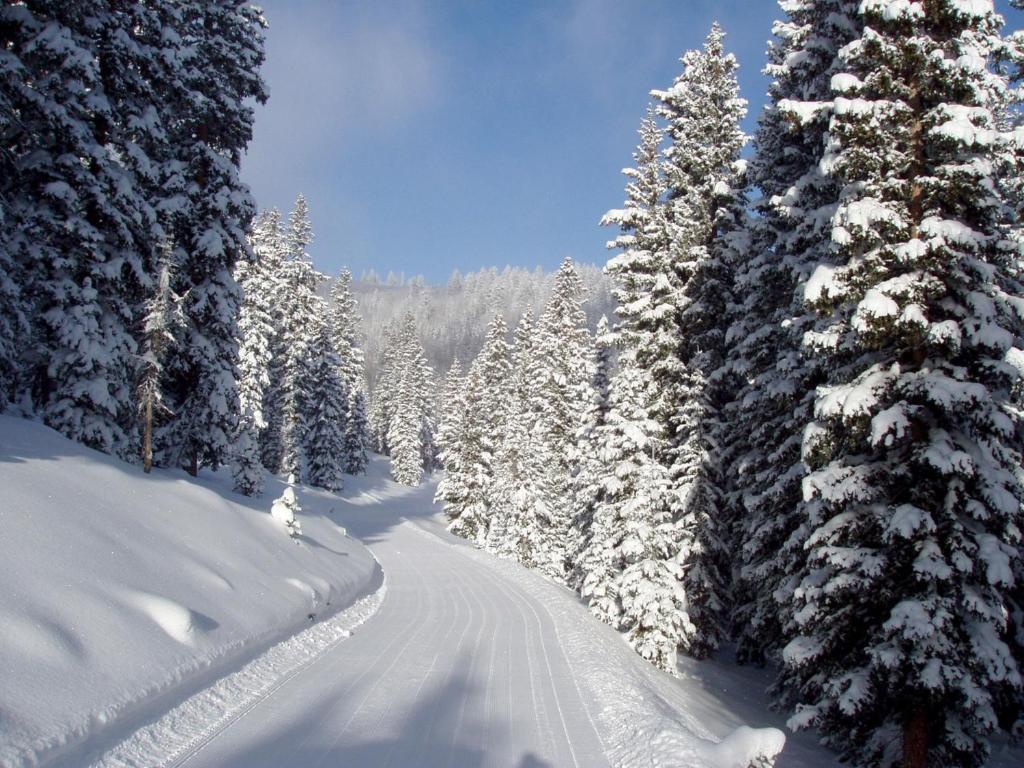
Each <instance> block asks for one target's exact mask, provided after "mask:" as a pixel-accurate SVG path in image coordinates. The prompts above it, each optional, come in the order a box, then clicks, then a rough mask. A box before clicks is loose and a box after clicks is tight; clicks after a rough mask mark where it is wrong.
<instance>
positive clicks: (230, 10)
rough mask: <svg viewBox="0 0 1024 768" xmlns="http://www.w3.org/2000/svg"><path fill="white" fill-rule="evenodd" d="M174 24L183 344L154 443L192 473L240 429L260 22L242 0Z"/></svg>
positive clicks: (187, 14)
mask: <svg viewBox="0 0 1024 768" xmlns="http://www.w3.org/2000/svg"><path fill="white" fill-rule="evenodd" d="M176 10H177V9H175V8H173V7H171V8H168V9H167V12H168V13H174V12H176ZM180 18H181V24H182V28H181V30H180V32H179V34H180V35H181V37H182V39H183V41H184V42H185V44H184V45H183V47H182V52H183V55H182V56H181V70H180V72H179V77H177V78H175V79H174V80H173V81H170V82H169V83H168V92H167V93H166V94H164V96H165V99H164V103H163V110H164V112H165V113H166V114H167V116H168V119H167V123H168V125H169V126H170V128H169V130H168V140H169V141H170V142H171V144H172V146H174V147H175V148H176V150H175V155H174V157H173V158H169V161H168V163H167V164H166V166H165V168H164V173H165V175H166V178H165V179H164V184H165V186H166V188H167V189H168V191H169V192H170V193H171V195H172V196H173V197H174V200H175V202H174V204H173V206H172V205H168V206H167V209H168V216H167V218H168V222H167V224H166V227H167V228H168V231H169V233H171V235H172V237H173V241H174V243H175V244H176V257H177V265H176V269H175V277H176V280H177V284H176V285H175V290H176V291H177V292H178V293H179V294H180V295H181V296H183V297H184V303H183V312H184V315H185V323H186V330H185V339H186V341H185V343H184V344H182V345H180V346H179V347H177V348H176V354H175V355H174V357H173V359H172V360H171V361H169V363H168V378H169V379H170V382H169V386H168V391H169V394H170V395H171V399H172V407H173V409H174V411H175V413H176V414H177V416H176V418H175V419H174V420H173V421H172V422H170V423H169V424H168V425H166V427H165V429H164V430H162V434H161V439H160V442H161V444H162V445H163V453H164V454H165V456H166V459H167V461H168V463H172V464H177V465H179V466H182V465H183V466H185V467H187V468H188V470H189V471H190V472H192V473H193V474H195V473H196V472H197V471H198V468H199V466H200V465H201V464H207V465H210V466H212V467H217V466H218V465H219V464H220V463H222V462H223V460H224V459H225V458H226V455H227V452H228V449H229V447H230V444H231V438H232V436H233V435H234V434H235V429H236V427H237V415H238V391H237V387H236V378H237V370H236V364H237V357H238V350H237V341H236V339H237V337H238V331H237V327H236V320H237V316H238V312H239V308H240V306H241V298H242V297H241V291H240V289H239V287H238V284H237V283H236V282H235V279H234V274H233V273H234V269H235V266H236V264H237V262H238V261H239V260H240V259H243V258H247V256H248V244H247V242H246V231H247V229H248V227H249V224H250V222H251V220H252V217H253V214H254V206H253V202H252V198H251V196H250V195H249V191H248V189H247V188H246V187H245V185H244V184H242V182H241V180H240V179H239V175H238V166H239V163H240V160H241V153H242V150H243V149H244V148H245V146H246V144H247V143H248V141H249V139H250V138H251V135H252V123H253V105H252V103H251V102H252V100H254V99H255V100H257V101H263V100H265V99H266V90H265V88H264V85H263V83H262V81H261V80H260V78H259V74H258V72H259V66H260V64H261V63H262V61H263V33H262V29H263V27H264V26H265V22H264V21H263V18H262V16H261V15H260V13H259V11H258V9H256V8H255V7H254V6H252V5H250V4H249V3H247V2H243V1H242V0H211V1H210V2H205V3H189V4H186V5H185V6H184V7H183V8H182V9H181V12H180ZM171 116H173V119H172V117H171Z"/></svg>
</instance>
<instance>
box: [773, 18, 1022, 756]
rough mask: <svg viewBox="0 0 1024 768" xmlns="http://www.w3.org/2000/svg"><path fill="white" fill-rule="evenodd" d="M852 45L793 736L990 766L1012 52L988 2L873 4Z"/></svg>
mask: <svg viewBox="0 0 1024 768" xmlns="http://www.w3.org/2000/svg"><path fill="white" fill-rule="evenodd" d="M858 13H859V14H860V15H861V18H862V21H863V23H864V27H863V30H862V32H861V33H860V35H859V36H858V37H857V38H856V39H855V40H853V41H852V42H851V43H849V44H847V45H845V46H844V47H842V48H841V49H839V50H838V52H837V64H838V67H837V69H838V71H837V72H836V74H834V75H833V76H832V78H831V89H832V97H831V99H830V100H829V101H828V102H827V103H826V104H824V105H822V108H823V109H826V110H827V114H828V120H829V126H828V135H829V141H828V144H827V151H826V155H825V157H824V158H823V161H822V164H821V166H822V169H823V171H824V172H825V173H826V174H827V175H828V176H829V177H830V178H831V179H834V180H835V182H836V185H837V187H838V190H839V194H838V197H837V200H836V203H837V205H836V209H835V212H834V214H833V215H832V218H831V226H832V229H831V241H832V253H831V254H829V256H828V258H826V259H823V260H822V262H821V263H819V265H818V266H817V268H816V269H815V271H814V273H813V274H812V276H811V278H810V279H809V281H808V282H807V284H806V286H805V289H804V296H805V299H806V301H807V302H808V304H809V305H810V306H811V307H813V308H814V309H815V310H816V311H817V312H818V313H819V314H820V316H821V317H822V318H823V319H824V321H825V322H824V324H823V327H821V328H819V329H816V330H815V331H814V332H813V333H809V334H807V336H806V339H805V343H806V345H807V347H808V350H809V353H811V354H816V355H820V356H822V357H824V358H825V359H827V361H828V371H829V375H828V380H827V381H826V382H825V383H824V384H822V385H821V386H819V387H818V388H817V392H816V397H815V402H814V414H813V420H812V421H810V422H809V423H808V424H807V426H806V428H805V431H804V440H803V455H804V460H805V462H806V464H807V466H808V469H809V473H808V475H807V477H806V479H805V480H804V493H803V501H804V506H803V514H804V515H805V516H806V518H807V521H808V526H807V527H808V530H807V536H806V538H805V539H804V541H803V547H804V549H805V550H806V552H807V562H806V566H805V568H804V570H803V577H802V580H801V581H800V584H799V586H798V587H797V589H796V590H795V593H794V596H795V600H796V605H795V608H796V612H795V614H794V619H795V623H796V632H797V634H796V636H795V637H793V638H792V640H791V641H790V642H789V644H788V645H787V646H786V648H785V651H784V659H785V662H786V670H785V677H784V680H783V682H784V684H785V686H786V690H787V691H788V692H789V694H790V697H789V698H790V700H792V701H793V702H795V703H796V704H797V713H796V714H795V715H794V717H793V718H792V720H791V723H792V724H793V725H795V726H808V725H814V726H816V727H817V728H819V729H820V731H821V732H822V733H823V734H824V736H825V738H826V740H827V741H828V742H829V743H830V744H832V745H834V746H835V747H837V748H838V749H839V750H841V752H842V753H843V754H844V755H846V756H848V757H851V758H852V759H854V760H856V761H858V762H860V763H863V764H881V765H893V764H897V763H899V764H902V765H903V766H908V767H909V768H919V767H923V766H939V765H942V766H976V765H980V764H982V763H983V762H984V760H985V759H986V756H987V754H988V749H989V746H988V736H989V734H990V733H991V731H992V730H993V729H994V728H996V727H997V718H996V713H995V711H994V701H993V692H994V691H996V690H1000V689H1003V688H1005V687H1009V688H1011V689H1017V690H1019V688H1020V686H1021V678H1020V668H1019V663H1018V660H1017V659H1015V658H1014V657H1013V655H1012V653H1011V651H1010V649H1009V647H1008V646H1007V643H1006V633H1007V610H1008V604H1009V600H1010V597H1011V592H1012V589H1013V587H1012V584H1013V571H1014V568H1015V566H1016V564H1017V563H1018V562H1019V558H1020V539H1019V537H1020V533H1019V524H1020V508H1021V506H1020V505H1021V480H1022V477H1021V468H1020V467H1021V453H1020V450H1019V437H1018V435H1019V424H1018V420H1017V418H1016V414H1017V410H1016V408H1015V406H1014V405H1013V403H1012V399H1013V394H1012V393H1013V391H1014V390H1015V389H1016V388H1017V387H1018V386H1019V377H1020V370H1021V368H1020V366H1019V363H1018V361H1019V360H1020V359H1022V358H1021V349H1020V343H1021V342H1020V339H1021V330H1022V329H1021V320H1020V314H1019V312H1018V310H1017V308H1016V307H1017V306H1019V299H1018V298H1017V297H1019V295H1020V293H1021V286H1020V284H1019V283H1018V282H1017V280H1016V277H1017V274H1018V266H1017V265H1018V264H1019V260H1020V256H1021V254H1020V252H1019V246H1018V245H1017V244H1016V242H1015V241H1014V240H1013V239H1012V238H1010V237H1009V236H1008V235H1009V227H1010V226H1011V225H1012V221H1011V220H1010V218H1009V206H1007V204H1006V201H1005V200H1004V199H1001V197H1000V192H999V190H1000V187H999V185H998V184H997V183H996V176H997V175H998V174H999V168H1000V167H1001V166H1003V165H1005V164H1008V163H1014V162H1016V157H1017V153H1018V151H1019V150H1018V149H1017V146H1016V144H1015V143H1014V140H1013V138H1012V136H1011V135H1010V133H1008V132H1007V131H1006V130H1005V128H1004V126H1003V124H1002V123H1001V121H1000V119H999V118H1000V113H999V112H1000V110H999V106H1000V105H1001V104H1003V103H1005V94H1006V88H1007V82H1006V79H1005V78H1004V77H1003V76H1001V75H998V74H994V72H993V70H992V69H990V68H989V67H988V66H987V63H988V61H989V59H990V56H992V54H993V53H994V52H995V51H997V50H999V49H1000V48H1001V47H1002V46H1003V45H1004V44H1005V42H1004V40H1003V39H1001V38H1000V31H999V30H1000V24H1001V19H1000V18H999V17H998V16H997V15H996V14H995V13H994V11H993V10H992V6H991V4H990V3H965V2H958V1H957V0H932V1H931V2H927V3H906V2H893V1H890V0H867V1H866V2H862V3H861V4H860V6H859V9H858Z"/></svg>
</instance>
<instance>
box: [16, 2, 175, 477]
mask: <svg viewBox="0 0 1024 768" xmlns="http://www.w3.org/2000/svg"><path fill="white" fill-rule="evenodd" d="M0 27H2V28H3V30H4V31H3V37H4V51H5V66H4V73H3V75H2V76H0V90H2V94H0V103H2V104H3V105H4V107H5V109H4V114H5V117H4V118H3V119H4V120H5V122H6V128H7V130H6V131H5V133H4V160H3V164H4V169H3V170H4V174H3V179H2V180H0V199H3V201H4V203H3V218H4V229H5V232H4V236H3V241H2V245H0V254H2V256H0V261H3V262H6V263H4V264H3V266H4V269H5V276H4V278H3V280H0V290H2V291H3V293H4V294H5V298H10V299H12V303H11V304H10V305H7V303H6V301H5V306H4V308H3V310H0V317H2V321H0V326H4V327H5V328H6V330H5V331H4V332H5V333H7V334H10V333H13V332H16V331H17V330H19V329H20V330H22V331H24V330H28V331H29V332H30V335H29V336H28V337H27V338H23V339H21V341H20V343H19V354H18V360H17V362H15V361H14V360H13V359H12V358H11V357H9V356H7V357H0V377H3V379H4V380H5V382H6V384H8V385H12V384H14V378H15V376H14V373H15V371H14V368H13V366H15V365H16V366H17V368H19V369H20V371H21V375H20V376H19V377H17V378H18V379H20V381H19V382H18V383H19V385H20V386H19V388H22V387H27V388H28V389H30V390H31V395H32V401H33V404H34V405H35V406H36V407H37V408H38V409H39V411H40V413H41V415H42V417H43V419H44V420H45V421H46V423H48V424H49V425H50V426H52V427H54V428H55V429H58V430H60V431H61V432H63V433H64V434H65V435H67V436H68V437H71V438H72V439H74V440H78V441H81V442H84V443H86V444H88V445H90V446H92V447H94V448H98V449H100V450H103V451H106V452H116V453H118V454H120V455H122V456H125V457H128V456H133V455H134V447H133V444H134V443H135V440H134V435H135V429H134V426H135V420H136V409H135V407H134V403H133V400H134V381H133V375H134V370H135V366H134V360H135V353H136V351H137V349H136V343H135V338H134V336H135V333H136V332H137V323H138V321H139V320H141V315H142V312H143V304H144V302H145V299H146V298H147V296H148V290H149V288H150V284H151V280H152V273H153V271H154V265H153V261H154V259H153V253H154V250H155V243H156V242H157V241H158V237H157V235H158V234H159V233H158V232H157V231H156V230H155V229H154V227H153V226H152V224H153V219H154V216H153V208H152V204H151V201H150V200H149V199H147V198H146V197H145V196H144V195H143V194H141V189H140V186H139V183H138V178H137V176H136V174H135V169H134V167H133V165H134V159H135V157H137V156H138V157H141V158H142V159H143V162H145V160H144V153H142V152H139V153H138V155H134V154H133V155H132V156H131V157H126V158H125V160H124V162H119V161H118V159H117V157H118V155H119V154H120V153H121V152H122V150H126V149H129V146H128V138H129V137H128V136H126V130H125V121H127V120H128V119H129V117H130V115H129V114H127V107H128V98H129V95H131V96H133V97H138V94H133V93H131V88H130V82H129V81H130V78H131V76H130V74H128V73H118V72H116V71H115V70H114V68H113V65H114V63H115V61H114V59H115V58H116V57H117V56H118V55H119V54H121V53H123V52H124V51H122V50H121V49H120V48H114V47H112V46H109V45H107V43H108V42H109V41H110V39H111V37H117V38H118V39H120V40H124V41H125V42H126V44H127V45H128V46H129V47H131V46H133V40H132V31H133V28H132V24H131V23H130V20H129V19H126V18H125V17H122V16H115V15H114V8H113V6H112V4H111V3H108V2H98V3H87V2H81V1H74V0H67V1H66V2H61V3H57V4H47V3H32V4H27V5H26V4H17V5H11V4H7V5H5V6H4V8H3V9H2V10H0ZM145 59H146V52H145V51H144V50H143V49H141V48H140V49H137V50H133V51H132V60H131V65H132V66H133V67H141V68H145V67H147V65H148V64H149V63H150V62H149V61H146V60H145ZM133 104H134V102H133ZM8 110H9V111H8ZM122 110H123V111H122ZM12 277H13V278H14V280H16V281H17V282H16V283H14V281H12V280H11V278H12ZM8 281H11V282H8ZM29 319H30V323H31V324H30V325H29V324H28V322H27V321H29ZM26 326H27V327H26ZM11 338H13V337H11V336H10V335H8V336H7V339H8V343H9V340H10V339H11ZM2 342H3V338H2V337H0V344H2ZM8 349H10V348H8ZM11 351H13V350H11ZM0 355H3V353H2V352H0ZM9 393H10V390H6V391H5V392H4V394H3V395H2V396H0V399H2V400H3V401H6V400H7V397H8V395H9Z"/></svg>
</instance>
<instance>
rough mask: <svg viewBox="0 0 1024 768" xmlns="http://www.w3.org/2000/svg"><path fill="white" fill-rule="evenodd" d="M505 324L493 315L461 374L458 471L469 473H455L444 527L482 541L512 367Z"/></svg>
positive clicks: (488, 518)
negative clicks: (464, 374) (463, 383)
mask: <svg viewBox="0 0 1024 768" xmlns="http://www.w3.org/2000/svg"><path fill="white" fill-rule="evenodd" d="M507 336H508V326H506V325H505V320H504V318H503V317H502V316H501V315H496V316H495V317H494V319H493V320H492V321H491V323H490V325H489V326H488V328H487V341H486V342H485V343H484V347H483V349H481V350H480V354H479V355H477V357H476V359H475V360H474V361H473V365H472V366H471V367H470V370H469V376H468V377H467V380H466V393H465V408H466V410H465V411H464V412H463V413H462V414H461V422H462V438H461V439H462V441H464V445H463V446H461V447H460V450H462V451H463V452H464V453H463V456H462V461H461V463H462V471H463V472H465V473H466V474H467V475H468V477H465V478H455V479H454V480H453V482H454V483H455V484H456V486H457V487H458V488H459V498H457V499H453V502H454V503H453V504H452V507H451V511H450V512H449V517H451V518H453V520H452V523H451V525H450V526H449V530H451V531H452V532H453V533H456V534H458V535H460V536H463V537H464V538H467V539H470V540H471V541H474V542H476V543H477V544H479V545H481V546H483V545H484V544H485V542H486V541H487V535H488V529H489V527H490V523H491V516H492V514H493V511H494V509H493V507H494V499H493V496H492V493H493V486H494V482H495V459H496V453H497V449H498V443H499V440H500V438H501V435H502V434H503V432H504V431H505V419H506V409H507V407H508V403H507V397H508V380H509V375H510V372H511V361H510V359H509V346H508V341H507V340H506V337H507ZM447 494H448V489H447V488H446V489H445V490H444V491H443V492H442V491H441V489H440V488H439V491H438V496H439V498H441V499H443V500H445V501H447V498H446V495H447Z"/></svg>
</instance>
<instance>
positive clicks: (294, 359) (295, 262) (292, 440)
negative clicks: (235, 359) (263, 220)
mask: <svg viewBox="0 0 1024 768" xmlns="http://www.w3.org/2000/svg"><path fill="white" fill-rule="evenodd" d="M307 210H308V209H307V208H306V206H305V200H304V199H303V198H302V196H301V195H299V197H298V199H297V200H296V201H295V210H294V211H293V212H292V215H291V216H290V227H289V232H288V234H286V235H285V238H286V239H285V242H286V243H288V244H289V247H290V248H297V247H301V248H302V250H291V251H289V252H288V255H287V257H286V258H285V259H283V260H282V261H281V264H280V269H279V272H278V280H277V284H278V287H279V294H278V296H277V300H276V301H277V308H278V343H277V351H279V354H280V360H279V361H275V365H276V370H277V374H278V377H279V378H278V380H277V386H276V394H277V407H278V415H279V418H280V425H281V427H280V429H281V432H280V435H281V437H280V439H281V448H280V452H281V463H280V465H279V466H278V472H281V473H284V474H294V475H295V476H296V477H305V469H304V466H303V460H304V448H305V446H306V430H307V428H308V417H309V415H310V411H309V402H310V395H311V388H312V386H313V377H312V371H311V364H312V360H313V351H312V350H313V346H314V338H315V334H316V333H317V329H318V328H319V327H320V325H321V323H322V322H323V320H324V312H325V309H324V306H323V302H322V301H321V300H320V298H319V297H318V296H317V294H316V288H317V285H318V284H319V283H320V281H321V280H322V279H323V277H324V276H323V275H322V274H320V273H319V272H317V271H316V270H315V269H314V268H313V264H312V262H311V261H310V258H309V254H308V253H307V252H306V250H305V247H306V246H307V245H308V244H309V243H310V242H311V240H312V227H311V226H310V224H309V220H308V217H307V214H306V212H307Z"/></svg>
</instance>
